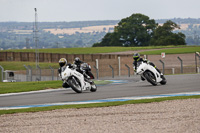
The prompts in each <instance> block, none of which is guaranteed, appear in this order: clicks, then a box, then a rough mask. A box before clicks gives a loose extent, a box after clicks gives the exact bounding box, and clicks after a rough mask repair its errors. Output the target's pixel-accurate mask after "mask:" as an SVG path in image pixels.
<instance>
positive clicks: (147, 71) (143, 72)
mask: <svg viewBox="0 0 200 133" xmlns="http://www.w3.org/2000/svg"><path fill="white" fill-rule="evenodd" d="M136 74H137V75H140V76H141V77H142V79H144V80H145V79H146V80H147V81H148V82H149V83H151V84H152V85H154V86H156V85H157V84H158V83H160V84H161V85H165V84H166V83H167V80H166V79H165V77H164V75H161V74H160V73H159V72H158V71H157V70H156V69H155V68H154V67H153V66H152V65H150V64H148V63H144V62H138V64H137V71H136Z"/></svg>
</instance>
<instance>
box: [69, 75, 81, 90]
mask: <svg viewBox="0 0 200 133" xmlns="http://www.w3.org/2000/svg"><path fill="white" fill-rule="evenodd" d="M68 83H69V86H70V87H71V88H72V90H74V91H75V92H76V93H82V88H81V83H80V81H79V79H77V78H76V77H73V78H71V79H69V80H68Z"/></svg>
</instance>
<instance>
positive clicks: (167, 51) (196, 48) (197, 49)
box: [140, 46, 200, 55]
mask: <svg viewBox="0 0 200 133" xmlns="http://www.w3.org/2000/svg"><path fill="white" fill-rule="evenodd" d="M163 52H164V53H165V54H188V53H195V52H200V46H191V47H183V48H172V49H159V50H153V51H145V52H140V54H143V55H160V54H161V53H163Z"/></svg>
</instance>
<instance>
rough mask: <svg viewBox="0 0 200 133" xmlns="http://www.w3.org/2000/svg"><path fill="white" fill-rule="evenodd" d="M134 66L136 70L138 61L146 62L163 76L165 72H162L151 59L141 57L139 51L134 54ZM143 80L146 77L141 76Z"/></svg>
mask: <svg viewBox="0 0 200 133" xmlns="http://www.w3.org/2000/svg"><path fill="white" fill-rule="evenodd" d="M133 59H134V61H133V66H134V71H135V72H136V70H137V63H138V62H146V63H148V64H150V65H151V66H153V67H154V68H155V69H156V70H157V71H158V72H159V73H160V74H161V77H162V76H163V74H162V73H161V72H160V70H159V69H158V68H157V67H156V66H155V65H154V64H153V63H152V62H150V61H148V60H147V59H143V58H140V54H139V53H135V54H134V55H133ZM141 79H142V80H144V78H142V77H141Z"/></svg>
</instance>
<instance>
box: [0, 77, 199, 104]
mask: <svg viewBox="0 0 200 133" xmlns="http://www.w3.org/2000/svg"><path fill="white" fill-rule="evenodd" d="M166 79H167V84H166V85H160V84H159V85H157V86H152V85H151V84H149V83H148V82H146V81H140V77H139V76H133V77H130V78H129V77H118V78H115V80H117V81H118V80H119V81H120V83H119V84H118V83H117V84H110V85H103V86H98V90H97V92H90V91H86V92H83V93H81V94H77V93H75V92H74V91H73V90H71V89H54V90H47V91H46V90H45V91H37V92H28V93H20V94H12V95H0V107H9V106H23V105H36V104H46V103H59V102H60V103H61V102H74V101H87V100H97V99H106V98H120V97H132V96H150V95H160V94H171V93H182V92H200V74H186V75H167V76H166Z"/></svg>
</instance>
